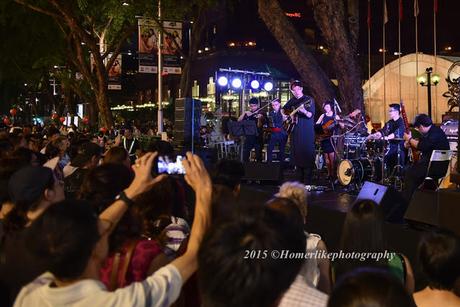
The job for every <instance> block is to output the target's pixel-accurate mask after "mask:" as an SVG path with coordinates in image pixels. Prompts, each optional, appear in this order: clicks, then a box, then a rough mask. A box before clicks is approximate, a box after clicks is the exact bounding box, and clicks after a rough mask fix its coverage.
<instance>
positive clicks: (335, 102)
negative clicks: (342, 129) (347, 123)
mask: <svg viewBox="0 0 460 307" xmlns="http://www.w3.org/2000/svg"><path fill="white" fill-rule="evenodd" d="M334 105H335V106H336V107H337V110H339V113H342V109H341V108H340V106H339V103H338V102H337V100H335V98H334Z"/></svg>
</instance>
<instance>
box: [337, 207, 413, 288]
mask: <svg viewBox="0 0 460 307" xmlns="http://www.w3.org/2000/svg"><path fill="white" fill-rule="evenodd" d="M383 224H384V220H383V214H382V212H381V208H380V207H379V206H378V205H377V204H376V203H375V202H373V201H371V200H361V201H358V202H356V203H355V204H354V205H353V207H352V208H351V210H350V211H348V213H347V215H346V217H345V222H344V225H343V228H342V237H341V243H340V247H341V250H342V251H343V252H344V253H353V252H355V253H370V254H375V253H384V252H385V251H387V252H388V253H390V252H391V251H389V250H388V249H387V245H386V242H385V237H384V232H383ZM363 266H376V267H381V268H383V269H386V270H388V271H389V272H391V273H392V274H394V275H395V276H396V277H397V278H398V279H399V280H400V281H401V283H402V284H403V285H405V287H406V289H407V291H408V292H409V293H412V292H413V291H414V276H413V272H412V267H411V265H410V262H409V259H407V257H406V256H404V255H402V254H400V253H395V254H393V255H392V256H390V257H388V258H382V259H375V258H374V259H373V258H372V257H371V258H370V257H364V259H360V258H359V259H358V258H357V259H338V260H336V262H335V263H334V264H333V269H334V272H335V278H336V280H337V279H339V278H340V277H341V276H342V275H343V274H345V273H347V272H349V271H352V270H353V269H355V268H357V267H363Z"/></svg>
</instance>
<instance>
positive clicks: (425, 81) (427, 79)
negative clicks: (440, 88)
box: [417, 67, 439, 118]
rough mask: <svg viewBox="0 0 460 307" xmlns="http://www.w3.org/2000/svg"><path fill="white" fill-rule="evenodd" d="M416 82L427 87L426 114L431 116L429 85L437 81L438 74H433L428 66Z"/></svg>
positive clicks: (435, 83) (434, 84)
mask: <svg viewBox="0 0 460 307" xmlns="http://www.w3.org/2000/svg"><path fill="white" fill-rule="evenodd" d="M417 81H418V83H420V85H421V86H426V88H427V100H428V116H429V117H430V118H431V87H432V86H436V85H437V84H438V83H439V75H438V74H433V67H428V68H427V69H426V70H425V74H423V75H420V76H418V77H417Z"/></svg>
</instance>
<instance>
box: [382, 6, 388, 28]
mask: <svg viewBox="0 0 460 307" xmlns="http://www.w3.org/2000/svg"><path fill="white" fill-rule="evenodd" d="M387 22H388V11H387V0H383V24H386V23H387Z"/></svg>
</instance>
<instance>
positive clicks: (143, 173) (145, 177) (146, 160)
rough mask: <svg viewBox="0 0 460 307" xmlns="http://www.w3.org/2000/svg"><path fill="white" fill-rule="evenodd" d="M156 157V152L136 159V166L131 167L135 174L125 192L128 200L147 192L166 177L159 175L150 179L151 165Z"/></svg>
mask: <svg viewBox="0 0 460 307" xmlns="http://www.w3.org/2000/svg"><path fill="white" fill-rule="evenodd" d="M157 156H158V153H157V152H148V153H146V154H145V155H143V156H142V157H140V158H139V159H136V164H134V165H133V171H134V174H135V176H134V180H133V182H132V183H131V185H130V186H129V187H128V188H127V189H126V190H125V192H126V195H127V196H128V197H129V198H133V197H135V196H137V195H139V194H141V193H143V192H146V191H148V190H149V189H150V188H151V187H152V186H153V185H155V184H156V183H158V182H160V181H161V180H163V179H164V178H165V177H166V175H159V176H157V177H155V178H153V177H152V165H153V161H154V159H155V158H156V157H157Z"/></svg>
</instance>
